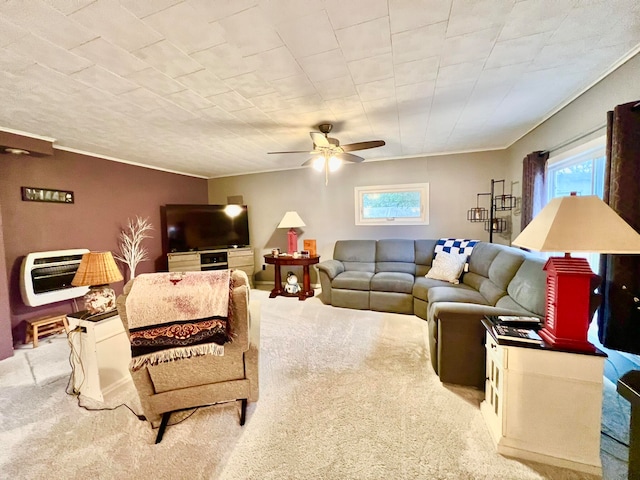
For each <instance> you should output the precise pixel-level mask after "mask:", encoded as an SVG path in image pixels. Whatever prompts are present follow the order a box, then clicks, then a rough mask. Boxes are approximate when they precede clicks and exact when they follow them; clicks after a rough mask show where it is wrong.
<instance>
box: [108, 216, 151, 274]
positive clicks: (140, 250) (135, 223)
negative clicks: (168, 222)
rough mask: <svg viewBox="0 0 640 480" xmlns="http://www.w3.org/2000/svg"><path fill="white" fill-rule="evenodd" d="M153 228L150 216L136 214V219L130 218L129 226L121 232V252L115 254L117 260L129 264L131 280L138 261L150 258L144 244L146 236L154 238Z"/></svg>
mask: <svg viewBox="0 0 640 480" xmlns="http://www.w3.org/2000/svg"><path fill="white" fill-rule="evenodd" d="M151 230H153V226H152V225H151V222H149V218H148V217H147V218H141V217H139V216H136V219H135V220H131V219H129V220H128V224H127V227H126V228H125V229H124V230H122V232H120V239H119V245H120V254H114V257H115V258H116V259H117V260H120V261H121V262H123V263H126V264H127V265H128V266H129V280H131V279H132V278H134V277H135V274H136V267H137V266H138V263H140V262H143V261H145V260H149V256H148V253H149V252H148V251H147V249H146V248H145V247H143V246H142V241H143V240H144V239H146V238H153V237H152V236H151V235H149V232H150V231H151Z"/></svg>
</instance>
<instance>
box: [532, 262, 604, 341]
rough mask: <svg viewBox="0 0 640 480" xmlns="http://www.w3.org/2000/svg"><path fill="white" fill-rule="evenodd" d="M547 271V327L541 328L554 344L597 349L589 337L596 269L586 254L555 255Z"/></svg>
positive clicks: (547, 338)
mask: <svg viewBox="0 0 640 480" xmlns="http://www.w3.org/2000/svg"><path fill="white" fill-rule="evenodd" d="M543 269H544V270H546V271H547V291H546V302H545V303H546V306H545V319H544V327H543V328H542V329H541V330H540V331H539V332H538V333H539V334H540V337H542V339H543V340H544V341H545V342H546V343H547V344H548V345H549V346H551V347H556V348H562V349H567V350H574V351H580V352H595V350H596V348H595V347H594V346H593V345H592V344H591V343H590V342H589V341H588V340H587V333H588V330H589V323H590V322H591V318H590V315H591V312H590V310H589V305H590V298H591V293H592V287H591V280H592V278H593V276H594V275H593V272H592V271H591V268H590V267H589V263H588V262H587V261H586V260H585V259H584V258H579V257H571V256H569V255H566V256H565V257H551V258H549V260H547V263H546V264H545V266H544V268H543Z"/></svg>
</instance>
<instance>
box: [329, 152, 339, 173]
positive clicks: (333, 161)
mask: <svg viewBox="0 0 640 480" xmlns="http://www.w3.org/2000/svg"><path fill="white" fill-rule="evenodd" d="M341 166H342V160H340V159H339V158H338V157H335V156H332V157H331V158H329V171H330V172H335V171H336V170H338V169H339V168H340V167H341Z"/></svg>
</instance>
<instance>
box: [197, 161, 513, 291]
mask: <svg viewBox="0 0 640 480" xmlns="http://www.w3.org/2000/svg"><path fill="white" fill-rule="evenodd" d="M303 160H304V158H301V162H302V161H303ZM505 166H506V156H505V152H482V153H469V154H458V155H447V156H438V157H428V158H415V159H403V160H389V161H380V162H366V161H365V162H364V163H361V164H349V165H345V166H343V168H342V169H341V170H339V171H338V172H335V173H333V174H330V177H329V185H327V186H325V184H324V177H323V174H319V173H318V172H316V171H315V170H313V169H312V168H304V169H297V170H288V171H281V172H271V173H263V174H254V175H241V176H235V177H226V178H218V179H211V180H209V203H212V204H216V203H226V201H227V196H231V195H242V196H243V200H244V203H245V204H247V205H248V206H249V228H250V235H251V243H252V245H253V246H254V247H255V249H256V269H257V270H259V269H260V268H261V266H262V263H263V258H262V255H263V254H264V253H269V252H270V250H271V248H273V247H279V248H281V249H283V250H286V246H287V237H286V230H279V229H277V228H276V227H277V225H278V223H279V222H280V220H281V219H282V216H283V215H284V213H285V212H286V211H288V210H295V211H297V212H298V214H300V217H301V218H302V220H303V221H304V222H305V223H306V225H307V226H306V227H304V228H303V229H302V230H303V232H301V233H300V234H299V237H298V238H299V247H298V248H299V249H301V248H302V240H304V239H305V238H307V239H316V241H317V248H318V253H319V254H320V255H321V257H322V258H321V260H323V259H329V258H331V257H332V254H333V246H334V243H335V241H336V240H339V239H381V238H440V237H444V236H446V237H449V236H452V237H470V238H478V239H480V240H487V239H488V234H487V233H486V232H484V231H483V229H482V226H481V225H480V224H476V223H473V224H472V223H469V222H467V220H466V214H467V210H468V209H469V208H471V207H472V206H475V203H476V193H478V192H486V191H488V190H489V189H490V185H491V178H496V179H499V178H503V175H504V173H505ZM419 182H428V183H429V188H430V212H429V213H430V223H429V225H427V226H383V227H372V226H356V225H355V212H354V187H356V186H365V185H390V184H405V183H419ZM494 241H497V242H504V241H505V240H504V239H500V238H499V237H496V238H494ZM268 268H269V269H271V268H272V267H268ZM269 269H268V270H267V271H266V272H260V271H259V273H258V275H257V276H256V280H257V281H261V280H264V281H267V280H269V279H271V278H273V277H272V272H271V271H270V270H269ZM285 273H286V272H285Z"/></svg>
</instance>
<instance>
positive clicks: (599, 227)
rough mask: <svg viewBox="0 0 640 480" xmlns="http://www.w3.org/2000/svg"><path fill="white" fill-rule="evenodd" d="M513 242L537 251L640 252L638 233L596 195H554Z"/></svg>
mask: <svg viewBox="0 0 640 480" xmlns="http://www.w3.org/2000/svg"><path fill="white" fill-rule="evenodd" d="M512 243H513V245H515V246H517V247H524V248H528V249H530V250H534V251H538V252H568V253H571V252H591V253H617V254H625V253H626V254H631V253H640V234H638V232H636V231H635V230H634V229H633V228H632V227H631V226H630V225H629V224H628V223H627V222H625V221H624V220H623V219H622V218H621V217H620V216H619V215H618V214H617V213H616V212H615V211H613V209H612V208H611V207H609V205H607V204H606V203H604V202H603V201H602V200H600V198H598V197H596V196H595V195H588V196H576V195H573V194H572V195H571V196H569V197H557V198H554V199H553V200H551V201H550V202H549V203H548V204H547V205H546V206H545V207H544V208H543V209H542V211H540V213H539V214H538V215H537V216H536V217H535V218H534V219H533V220H532V221H531V223H529V225H527V227H526V228H525V229H524V230H523V231H522V232H521V233H520V235H518V236H517V237H516V239H515V240H514V241H513V242H512Z"/></svg>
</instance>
